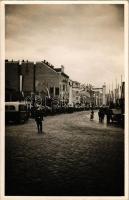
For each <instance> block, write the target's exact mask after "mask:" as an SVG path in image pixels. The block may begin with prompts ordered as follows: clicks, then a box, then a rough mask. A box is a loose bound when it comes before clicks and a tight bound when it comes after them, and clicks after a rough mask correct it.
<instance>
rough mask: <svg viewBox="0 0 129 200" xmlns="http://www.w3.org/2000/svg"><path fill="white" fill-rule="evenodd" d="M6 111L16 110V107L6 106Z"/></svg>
mask: <svg viewBox="0 0 129 200" xmlns="http://www.w3.org/2000/svg"><path fill="white" fill-rule="evenodd" d="M5 110H6V111H8V110H10V111H11V110H15V106H5Z"/></svg>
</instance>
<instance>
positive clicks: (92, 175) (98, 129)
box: [6, 111, 124, 196]
mask: <svg viewBox="0 0 129 200" xmlns="http://www.w3.org/2000/svg"><path fill="white" fill-rule="evenodd" d="M95 115H96V118H97V111H96V112H95ZM43 127H44V128H43V129H44V132H43V134H36V131H37V130H36V124H35V121H34V120H33V119H30V120H29V121H28V122H27V123H26V124H22V125H11V126H7V127H6V167H7V168H6V194H8V196H10V195H13V196H15V195H16V196H20V195H23V196H27V195H29V196H31V195H36V196H38V195H39V196H54V195H55V196H58V195H65V196H70V195H72V196H74V195H77V196H78V195H81V196H89V195H92V196H106V195H109V194H110V195H111V196H119V195H123V194H124V188H123V186H124V174H123V169H124V151H123V149H124V130H123V129H121V128H118V127H112V126H111V125H110V126H107V125H106V124H105V123H103V124H100V123H99V122H98V120H95V121H90V113H89V111H83V112H76V113H72V114H61V115H56V116H47V117H45V118H44V121H43ZM23 130H24V131H23Z"/></svg>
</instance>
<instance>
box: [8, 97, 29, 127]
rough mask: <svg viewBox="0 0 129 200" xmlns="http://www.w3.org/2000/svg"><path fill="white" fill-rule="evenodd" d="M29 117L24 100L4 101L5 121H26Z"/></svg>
mask: <svg viewBox="0 0 129 200" xmlns="http://www.w3.org/2000/svg"><path fill="white" fill-rule="evenodd" d="M28 118H29V108H28V106H27V104H26V103H25V102H19V101H17V102H5V121H6V122H10V121H12V122H17V123H20V122H26V121H27V120H28Z"/></svg>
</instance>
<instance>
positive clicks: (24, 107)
mask: <svg viewBox="0 0 129 200" xmlns="http://www.w3.org/2000/svg"><path fill="white" fill-rule="evenodd" d="M26 110H27V107H26V105H19V111H26Z"/></svg>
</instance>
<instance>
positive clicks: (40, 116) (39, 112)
mask: <svg viewBox="0 0 129 200" xmlns="http://www.w3.org/2000/svg"><path fill="white" fill-rule="evenodd" d="M34 118H35V122H36V124H37V129H38V133H42V121H43V109H42V106H41V105H38V106H37V107H36V109H35V115H34Z"/></svg>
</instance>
